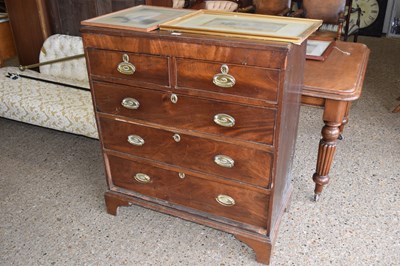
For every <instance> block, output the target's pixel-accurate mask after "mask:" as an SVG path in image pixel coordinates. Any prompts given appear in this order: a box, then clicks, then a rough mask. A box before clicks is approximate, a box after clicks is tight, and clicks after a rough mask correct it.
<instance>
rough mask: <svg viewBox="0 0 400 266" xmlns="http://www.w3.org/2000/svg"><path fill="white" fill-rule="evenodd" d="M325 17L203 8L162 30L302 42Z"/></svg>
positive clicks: (168, 23)
mask: <svg viewBox="0 0 400 266" xmlns="http://www.w3.org/2000/svg"><path fill="white" fill-rule="evenodd" d="M321 24H322V21H321V20H316V19H302V18H291V17H279V16H268V15H258V14H246V13H233V12H223V11H215V10H199V11H197V12H194V13H192V14H189V15H186V16H183V17H179V18H176V19H173V20H171V21H168V22H164V23H162V24H160V29H161V30H168V31H175V32H189V33H201V34H211V35H221V36H229V37H232V36H233V37H243V38H251V39H261V40H276V41H285V42H292V43H295V44H300V43H302V42H303V41H304V40H305V39H307V38H308V36H310V35H311V34H312V33H313V32H314V31H316V30H317V29H318V28H319V27H320V26H321Z"/></svg>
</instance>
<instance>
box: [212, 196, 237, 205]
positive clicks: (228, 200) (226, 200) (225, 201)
mask: <svg viewBox="0 0 400 266" xmlns="http://www.w3.org/2000/svg"><path fill="white" fill-rule="evenodd" d="M215 200H216V201H217V202H218V203H219V204H221V205H223V206H227V207H231V206H233V205H235V200H234V199H233V198H232V197H230V196H228V195H223V194H220V195H218V196H217V197H216V198H215Z"/></svg>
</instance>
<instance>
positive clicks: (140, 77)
mask: <svg viewBox="0 0 400 266" xmlns="http://www.w3.org/2000/svg"><path fill="white" fill-rule="evenodd" d="M87 52H88V55H89V65H90V69H91V74H92V75H93V76H97V77H103V78H105V79H106V80H110V79H111V78H114V79H125V80H129V82H130V84H132V85H143V86H150V87H151V86H154V85H160V86H164V87H169V86H170V84H169V71H168V58H167V57H163V56H150V55H143V54H134V53H122V52H114V51H107V50H95V49H89V50H88V51H87ZM124 54H127V55H128V56H129V62H130V63H131V64H133V65H134V66H135V68H136V70H135V72H134V73H133V74H132V75H125V74H121V73H120V72H118V70H117V67H118V65H119V64H120V63H121V62H123V55H124Z"/></svg>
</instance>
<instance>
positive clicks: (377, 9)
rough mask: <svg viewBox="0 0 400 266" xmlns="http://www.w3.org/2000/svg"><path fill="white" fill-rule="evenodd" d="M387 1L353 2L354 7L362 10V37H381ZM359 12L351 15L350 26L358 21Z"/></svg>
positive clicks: (360, 0) (355, 0)
mask: <svg viewBox="0 0 400 266" xmlns="http://www.w3.org/2000/svg"><path fill="white" fill-rule="evenodd" d="M386 6H387V0H353V3H352V7H353V8H357V7H359V8H360V9H361V16H360V31H359V34H360V35H368V36H381V34H382V28H383V23H384V20H385V13H386ZM357 16H358V15H357V12H356V13H353V14H351V19H350V24H354V23H355V22H356V21H357Z"/></svg>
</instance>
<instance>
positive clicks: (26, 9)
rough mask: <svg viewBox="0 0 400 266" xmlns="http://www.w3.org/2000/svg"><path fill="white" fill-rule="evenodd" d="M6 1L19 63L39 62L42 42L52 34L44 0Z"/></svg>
mask: <svg viewBox="0 0 400 266" xmlns="http://www.w3.org/2000/svg"><path fill="white" fill-rule="evenodd" d="M5 3H6V6H7V12H8V16H9V18H10V24H11V29H12V33H13V37H14V44H15V47H16V50H17V54H18V59H19V63H20V64H21V65H30V64H36V63H38V62H39V53H40V49H42V44H43V42H44V41H45V40H46V38H47V37H48V36H49V35H50V34H51V32H50V28H49V24H48V18H47V11H46V7H45V4H44V0H34V1H33V0H32V1H26V0H6V1H5Z"/></svg>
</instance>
